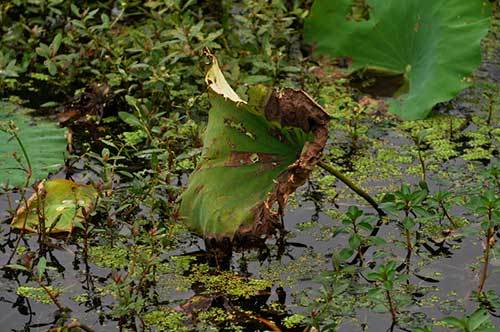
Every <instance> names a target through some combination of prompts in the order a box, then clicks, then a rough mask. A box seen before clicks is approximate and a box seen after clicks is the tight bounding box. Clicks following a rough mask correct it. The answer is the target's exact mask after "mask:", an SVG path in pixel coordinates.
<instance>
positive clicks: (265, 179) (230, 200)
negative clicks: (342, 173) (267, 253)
mask: <svg viewBox="0 0 500 332" xmlns="http://www.w3.org/2000/svg"><path fill="white" fill-rule="evenodd" d="M213 73H220V69H219V68H218V66H217V62H216V61H214V62H213V66H212V68H211V69H210V71H209V73H208V74H207V78H206V81H207V83H208V85H209V88H210V91H209V94H210V101H211V104H212V108H211V109H210V113H209V120H208V125H207V129H206V132H205V136H204V149H203V154H202V159H201V161H200V163H199V164H198V166H197V168H196V170H195V171H194V173H193V174H192V175H191V177H190V179H189V184H188V187H187V189H186V191H185V192H184V194H183V195H182V197H181V199H182V201H181V207H180V215H181V216H182V217H183V218H184V219H185V221H186V222H187V224H188V225H189V227H190V228H191V229H192V230H193V231H195V232H197V233H198V234H200V235H202V236H204V237H205V238H215V239H222V238H229V239H233V237H235V236H236V237H239V238H242V237H245V236H247V235H249V236H261V235H267V234H271V233H273V232H274V231H275V230H276V227H277V226H278V225H279V224H280V219H279V217H280V215H281V214H282V212H283V207H284V205H285V204H286V201H287V198H288V195H290V194H291V193H292V192H294V191H295V189H296V188H297V187H299V186H301V185H302V184H303V183H304V182H305V181H306V179H307V177H308V175H309V173H310V172H311V169H312V168H313V166H314V165H315V164H316V162H317V161H318V160H319V158H320V154H321V151H322V150H323V147H324V145H325V143H326V140H327V136H328V130H327V128H326V125H327V123H328V115H327V114H326V113H325V112H324V111H323V110H322V108H321V107H320V106H318V105H317V104H316V103H315V102H314V101H313V100H312V99H311V98H310V97H309V96H308V95H307V94H305V93H304V92H302V91H296V90H291V89H285V90H283V91H280V92H278V91H274V90H272V89H270V88H266V87H263V86H257V87H253V88H250V90H249V91H248V96H249V100H248V104H245V103H243V102H242V100H241V98H240V97H239V96H238V95H237V94H236V93H235V92H234V91H233V90H232V89H231V88H230V87H229V85H228V84H227V82H226V80H225V79H224V77H223V76H222V73H220V75H218V77H217V80H214V79H213ZM228 89H229V90H230V91H229V90H228ZM278 227H279V226H278Z"/></svg>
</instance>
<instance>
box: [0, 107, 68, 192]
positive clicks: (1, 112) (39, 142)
mask: <svg viewBox="0 0 500 332" xmlns="http://www.w3.org/2000/svg"><path fill="white" fill-rule="evenodd" d="M9 121H13V122H14V123H15V125H16V127H17V128H18V131H17V133H18V136H19V138H20V140H21V142H22V143H23V145H24V147H25V149H26V152H27V154H28V157H29V159H30V161H31V166H32V177H31V183H33V182H34V181H35V180H39V179H44V178H45V177H47V174H48V173H49V172H54V171H57V170H58V169H59V168H60V167H61V165H62V164H63V163H64V156H65V152H66V139H65V137H64V136H65V132H66V131H65V129H63V128H59V127H58V125H57V124H56V123H53V122H50V121H45V120H43V119H42V118H40V117H32V116H30V115H29V113H28V111H27V110H25V109H21V108H19V107H17V106H13V105H10V104H2V103H0V125H1V126H2V127H4V126H8V122H9ZM0 142H1V144H0V185H2V186H3V185H6V184H9V185H11V186H22V185H24V183H25V180H26V172H25V171H24V170H23V169H22V168H21V165H19V163H18V162H17V161H16V159H15V158H14V157H13V154H14V153H15V154H16V156H17V157H18V158H19V159H20V160H21V162H22V163H23V165H27V163H26V160H25V159H24V155H23V153H22V151H21V148H20V146H19V144H18V142H17V141H16V140H15V139H14V138H12V136H11V135H10V134H9V133H7V132H4V131H1V130H0Z"/></svg>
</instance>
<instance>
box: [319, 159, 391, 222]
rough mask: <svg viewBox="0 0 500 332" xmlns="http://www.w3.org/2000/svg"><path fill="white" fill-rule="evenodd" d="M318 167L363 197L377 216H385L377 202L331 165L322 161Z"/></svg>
mask: <svg viewBox="0 0 500 332" xmlns="http://www.w3.org/2000/svg"><path fill="white" fill-rule="evenodd" d="M318 166H319V167H321V168H322V169H324V170H325V171H327V172H328V173H330V174H332V175H333V176H335V177H336V178H337V179H339V180H340V181H342V182H343V183H344V184H345V185H346V186H348V187H349V188H350V189H351V190H352V191H354V192H355V193H356V194H358V195H359V196H361V197H363V199H365V200H366V201H367V202H368V203H369V204H370V205H371V206H372V207H373V208H374V209H375V210H376V211H377V213H378V214H379V216H385V215H386V214H385V212H384V211H383V210H382V209H381V208H380V207H379V206H378V204H377V202H376V201H375V200H374V199H373V198H372V197H371V196H370V195H369V194H368V193H367V192H366V191H364V190H363V189H361V188H360V187H358V186H357V185H356V184H355V183H354V182H352V181H351V179H349V178H348V177H346V176H345V175H344V174H342V173H340V171H338V170H337V169H335V168H334V167H333V166H332V165H330V164H327V163H326V162H324V161H319V162H318Z"/></svg>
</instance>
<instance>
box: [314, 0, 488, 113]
mask: <svg viewBox="0 0 500 332" xmlns="http://www.w3.org/2000/svg"><path fill="white" fill-rule="evenodd" d="M352 9H353V1H352V0H339V1H330V0H317V1H315V2H314V5H313V8H312V11H311V15H310V16H309V18H308V19H307V22H306V26H305V38H306V40H308V41H309V42H310V43H312V44H314V48H315V53H316V54H326V55H329V56H332V57H349V59H351V60H352V66H351V67H350V69H349V70H350V71H351V72H354V71H358V70H360V71H361V75H362V76H363V75H364V76H373V77H374V79H375V81H376V80H377V79H384V78H385V79H387V81H386V82H385V83H384V82H382V83H379V84H382V85H383V86H384V88H387V86H388V85H391V84H394V83H396V86H395V88H394V91H393V92H391V93H389V95H391V96H392V97H393V98H392V99H391V100H390V101H389V105H390V108H389V110H390V111H391V112H393V113H395V114H397V115H399V116H400V117H402V118H403V119H422V118H425V117H426V116H427V115H428V114H429V113H430V111H431V109H432V107H433V106H434V105H436V104H437V103H439V102H444V101H447V100H449V99H451V98H452V97H454V96H455V95H456V94H457V93H458V92H460V91H461V90H463V89H464V88H466V87H468V86H469V85H470V78H469V76H470V75H471V74H472V72H473V71H474V70H475V69H476V68H477V67H478V66H479V63H480V61H481V54H480V41H481V39H482V38H483V37H484V36H485V35H486V33H487V31H488V27H489V15H490V8H489V5H488V4H487V3H486V2H484V1H466V2H464V1H461V0H453V1H444V0H440V1H435V0H424V1H422V0H411V1H406V2H405V3H404V5H402V3H401V2H400V1H398V0H392V1H386V0H371V1H365V2H364V10H365V11H366V12H365V14H364V15H359V13H358V14H357V17H352V15H351V16H350V13H352ZM451 50H453V51H451ZM368 84H369V85H370V84H373V82H372V83H368ZM375 84H376V82H375Z"/></svg>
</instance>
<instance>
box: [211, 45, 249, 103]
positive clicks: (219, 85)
mask: <svg viewBox="0 0 500 332" xmlns="http://www.w3.org/2000/svg"><path fill="white" fill-rule="evenodd" d="M210 57H211V58H212V67H211V68H210V69H209V70H208V72H207V75H206V76H205V82H206V83H207V85H208V87H209V88H210V89H212V91H214V92H215V93H217V94H219V95H221V96H223V97H224V98H226V99H229V100H231V101H234V102H235V103H243V104H246V103H247V102H246V101H244V100H243V99H241V98H240V96H238V94H237V93H236V92H234V90H233V89H232V88H231V86H230V85H229V83H227V81H226V79H225V78H224V75H223V74H222V71H221V70H220V67H219V63H218V61H217V58H216V57H215V56H214V55H210Z"/></svg>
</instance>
